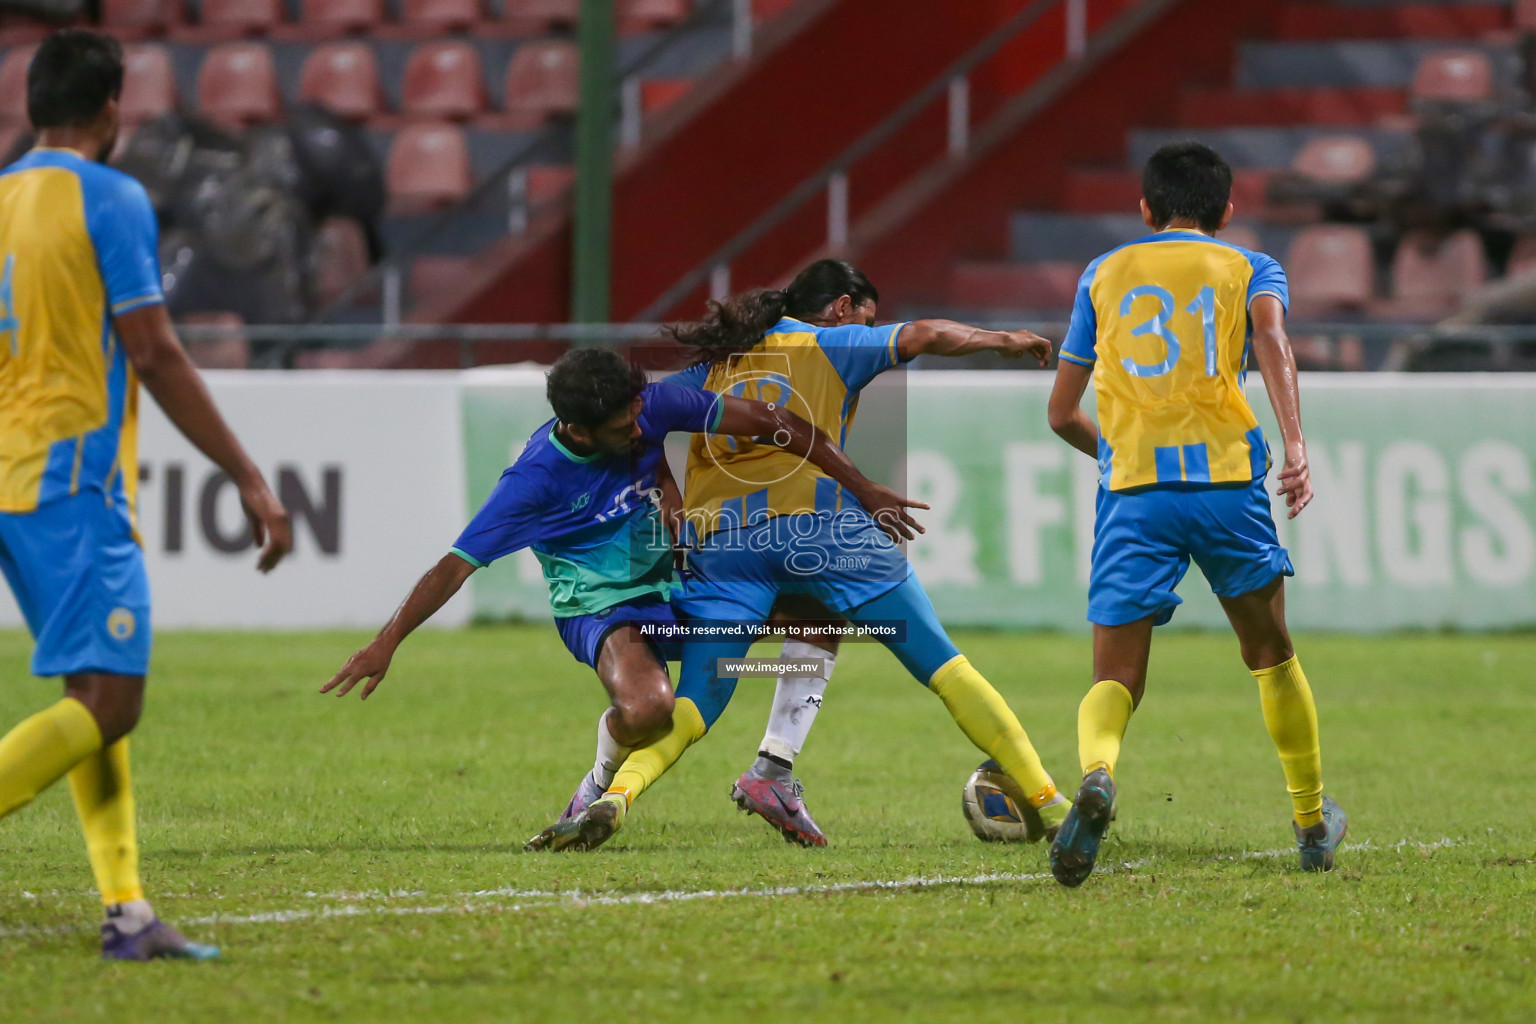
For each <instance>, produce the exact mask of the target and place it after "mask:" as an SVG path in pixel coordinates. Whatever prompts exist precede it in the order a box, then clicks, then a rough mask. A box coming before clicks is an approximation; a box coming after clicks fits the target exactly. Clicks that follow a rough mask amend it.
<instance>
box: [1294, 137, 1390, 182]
mask: <svg viewBox="0 0 1536 1024" xmlns="http://www.w3.org/2000/svg"><path fill="white" fill-rule="evenodd" d="M1291 169H1292V170H1293V171H1296V172H1298V173H1300V174H1305V175H1306V176H1307V177H1309V178H1311V179H1313V180H1314V181H1320V182H1326V183H1328V184H1330V185H1352V184H1355V183H1357V182H1362V181H1366V180H1367V179H1369V178H1370V176H1371V175H1373V174H1375V173H1376V150H1375V149H1373V148H1372V147H1371V144H1370V143H1369V142H1366V141H1365V140H1364V139H1361V138H1356V137H1354V136H1349V135H1331V136H1327V137H1325V138H1320V139H1310V140H1308V142H1307V143H1306V144H1305V145H1304V146H1302V147H1301V151H1300V152H1298V153H1297V154H1296V159H1295V160H1294V161H1292V163H1291Z"/></svg>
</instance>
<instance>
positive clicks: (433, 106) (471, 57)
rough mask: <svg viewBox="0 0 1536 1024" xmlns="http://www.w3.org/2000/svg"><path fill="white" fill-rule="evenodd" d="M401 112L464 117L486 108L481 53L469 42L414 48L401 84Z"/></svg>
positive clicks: (442, 116) (425, 115)
mask: <svg viewBox="0 0 1536 1024" xmlns="http://www.w3.org/2000/svg"><path fill="white" fill-rule="evenodd" d="M400 107H401V110H402V112H404V113H406V114H409V115H412V116H415V117H429V118H434V119H442V118H446V119H449V120H464V119H465V118H469V117H473V116H474V115H476V114H478V113H480V112H481V111H482V110H484V109H485V76H484V73H483V72H482V71H481V68H480V53H479V51H477V50H476V49H475V48H474V47H473V46H471V45H469V44H468V43H458V42H453V43H426V44H423V45H421V46H418V47H417V48H416V49H415V50H413V51H412V52H411V55H410V57H409V58H408V59H407V60H406V62H405V74H404V76H403V77H402V79H401V85H400Z"/></svg>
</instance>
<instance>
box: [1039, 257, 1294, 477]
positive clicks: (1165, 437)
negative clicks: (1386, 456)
mask: <svg viewBox="0 0 1536 1024" xmlns="http://www.w3.org/2000/svg"><path fill="white" fill-rule="evenodd" d="M1261 295H1273V296H1275V297H1276V298H1277V299H1279V300H1280V302H1281V304H1282V305H1284V306H1289V304H1290V290H1289V287H1288V285H1287V283H1286V279H1285V271H1284V270H1282V269H1281V268H1280V264H1279V263H1277V262H1276V261H1275V260H1274V259H1272V258H1271V257H1269V256H1266V255H1265V254H1263V253H1258V252H1251V251H1249V250H1247V249H1243V248H1240V247H1238V246H1235V245H1230V244H1228V243H1226V242H1223V241H1220V240H1218V239H1216V238H1213V237H1211V236H1210V235H1206V234H1202V233H1201V232H1198V231H1183V230H1167V231H1159V232H1157V233H1156V234H1153V235H1148V236H1147V237H1145V238H1140V239H1137V240H1136V241H1134V242H1129V243H1127V244H1125V245H1122V246H1120V247H1119V248H1116V249H1113V250H1111V251H1110V252H1108V253H1105V254H1104V255H1103V256H1100V257H1099V258H1098V259H1096V260H1094V261H1093V262H1092V263H1090V264H1089V265H1088V269H1087V270H1086V271H1085V272H1084V273H1083V276H1082V279H1081V280H1080V281H1079V282H1078V286H1077V298H1076V302H1075V304H1074V306H1073V309H1072V324H1071V327H1070V328H1069V330H1068V332H1067V338H1066V340H1065V341H1064V342H1063V343H1062V346H1061V358H1062V359H1065V360H1067V361H1069V362H1073V363H1078V364H1081V365H1083V366H1092V367H1095V370H1094V375H1093V378H1094V392H1095V396H1096V398H1097V401H1098V420H1099V467H1100V476H1101V483H1102V485H1103V486H1104V487H1105V488H1106V489H1107V490H1111V491H1121V492H1124V491H1134V490H1139V489H1143V488H1151V487H1158V486H1165V487H1166V486H1183V487H1188V486H1209V485H1216V484H1239V483H1247V482H1250V481H1253V480H1256V479H1262V478H1263V477H1264V476H1265V474H1266V473H1268V471H1269V448H1268V445H1267V444H1266V443H1265V441H1264V434H1263V432H1262V431H1261V430H1260V429H1259V426H1258V421H1257V420H1256V419H1255V418H1254V415H1253V410H1252V409H1251V408H1250V407H1249V405H1248V400H1247V398H1245V397H1244V395H1243V378H1244V374H1245V366H1246V364H1247V361H1248V348H1249V344H1250V340H1251V337H1252V334H1253V327H1252V324H1251V323H1250V321H1249V317H1248V310H1249V307H1250V306H1251V305H1252V303H1253V301H1254V300H1255V299H1257V298H1258V297H1259V296H1261Z"/></svg>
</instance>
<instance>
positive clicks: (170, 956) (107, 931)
mask: <svg viewBox="0 0 1536 1024" xmlns="http://www.w3.org/2000/svg"><path fill="white" fill-rule="evenodd" d="M218 956H219V947H218V946H205V945H204V944H203V943H201V942H190V941H188V940H187V937H186V936H184V935H182V934H181V932H179V931H177V930H176V929H175V928H172V927H171V926H170V925H168V924H166V923H165V922H164V921H161V920H160V919H159V918H158V917H157V918H155V919H154V920H153V921H151V922H150V923H149V924H148V925H147V926H145V927H144V928H140V929H139V930H138V931H136V932H131V933H129V932H123V931H120V930H119V929H118V927H117V924H116V923H115V922H113V921H108V922H107V923H106V924H104V925H102V926H101V958H102V959H103V960H216V959H218Z"/></svg>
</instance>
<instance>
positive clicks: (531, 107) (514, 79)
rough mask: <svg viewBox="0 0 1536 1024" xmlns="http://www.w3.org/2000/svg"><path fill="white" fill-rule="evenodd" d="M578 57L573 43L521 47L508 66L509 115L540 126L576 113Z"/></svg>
mask: <svg viewBox="0 0 1536 1024" xmlns="http://www.w3.org/2000/svg"><path fill="white" fill-rule="evenodd" d="M577 63H578V59H577V55H576V47H575V45H574V44H572V43H564V42H555V41H547V42H538V43H528V44H527V45H526V46H522V47H519V48H518V50H517V52H516V53H514V54H513V55H512V60H511V61H509V62H508V64H507V105H506V110H507V116H508V117H509V118H513V119H521V120H526V121H527V122H529V123H530V124H533V125H538V124H542V123H543V122H545V121H547V120H548V119H549V118H551V117H555V116H558V115H563V114H574V113H575V112H576V100H577V92H578V90H577V83H576V72H577Z"/></svg>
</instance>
